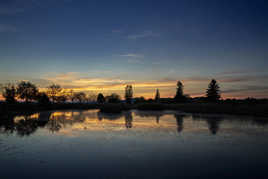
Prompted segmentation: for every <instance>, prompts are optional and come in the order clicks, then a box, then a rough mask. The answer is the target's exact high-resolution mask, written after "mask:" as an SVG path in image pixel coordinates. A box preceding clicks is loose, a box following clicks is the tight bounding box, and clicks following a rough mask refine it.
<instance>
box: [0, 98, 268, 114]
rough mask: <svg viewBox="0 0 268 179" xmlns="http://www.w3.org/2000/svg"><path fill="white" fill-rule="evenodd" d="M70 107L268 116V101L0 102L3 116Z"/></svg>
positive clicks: (112, 111) (109, 111) (119, 110)
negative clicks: (42, 103) (43, 104)
mask: <svg viewBox="0 0 268 179" xmlns="http://www.w3.org/2000/svg"><path fill="white" fill-rule="evenodd" d="M68 109H100V111H101V112H105V113H120V112H122V111H125V110H131V109H138V110H150V111H161V110H176V111H181V112H187V113H209V114H234V115H252V116H261V117H268V102H267V101H262V102H260V101H255V102H245V101H243V102H228V101H222V102H219V103H197V102H193V103H160V102H158V103H156V102H145V103H134V104H127V103H103V104H97V103H95V104H84V103H75V104H72V103H62V104H50V105H46V106H42V105H38V104H35V103H27V104H26V103H17V104H7V103H0V116H1V117H2V118H3V117H4V116H7V115H9V114H14V113H23V112H29V111H44V110H68Z"/></svg>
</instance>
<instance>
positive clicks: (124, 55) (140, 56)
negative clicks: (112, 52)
mask: <svg viewBox="0 0 268 179" xmlns="http://www.w3.org/2000/svg"><path fill="white" fill-rule="evenodd" d="M120 56H121V57H133V58H144V55H142V54H135V53H128V54H122V55H120Z"/></svg>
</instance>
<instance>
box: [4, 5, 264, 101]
mask: <svg viewBox="0 0 268 179" xmlns="http://www.w3.org/2000/svg"><path fill="white" fill-rule="evenodd" d="M267 19H268V1H266V0H250V1H248V0H202V1H201V0H180V1H179V0H162V1H157V0H135V1H134V0H131V1H130V0H113V1H112V0H106V1H104V0H96V1H95V0H88V1H87V0H76V1H74V0H23V1H22V0H0V83H2V84H5V83H9V82H13V83H15V82H17V81H19V80H30V81H32V82H34V83H36V84H38V86H39V87H46V86H48V85H50V84H52V83H58V84H60V85H62V86H63V87H64V88H74V89H75V90H76V91H85V92H87V93H97V92H103V93H105V94H109V93H112V92H117V93H120V94H121V95H122V94H123V90H124V86H125V85H126V84H133V86H134V95H135V96H141V95H142V96H145V97H147V98H150V97H154V94H155V90H156V88H159V89H160V94H161V97H172V96H174V94H175V90H176V81H177V80H181V81H183V83H184V85H185V93H187V94H190V95H191V96H201V95H204V93H205V90H206V88H207V85H208V83H209V82H210V80H211V78H216V80H218V81H219V83H220V86H221V90H222V95H223V97H237V98H241V97H248V96H250V97H258V98H261V97H268V83H267V82H268V72H267V66H268V62H267V57H268V20H267Z"/></svg>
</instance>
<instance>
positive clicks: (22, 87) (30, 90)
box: [17, 81, 38, 102]
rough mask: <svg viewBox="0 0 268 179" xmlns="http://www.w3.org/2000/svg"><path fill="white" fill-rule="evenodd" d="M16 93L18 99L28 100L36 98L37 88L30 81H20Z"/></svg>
mask: <svg viewBox="0 0 268 179" xmlns="http://www.w3.org/2000/svg"><path fill="white" fill-rule="evenodd" d="M17 94H18V97H19V98H20V99H22V100H25V102H29V100H36V97H37V94H38V89H37V87H36V86H35V85H34V84H32V83H31V82H26V81H22V82H20V83H19V84H18V87H17Z"/></svg>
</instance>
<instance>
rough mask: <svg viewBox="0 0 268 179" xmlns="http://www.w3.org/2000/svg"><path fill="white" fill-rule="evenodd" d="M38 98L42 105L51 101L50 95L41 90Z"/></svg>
mask: <svg viewBox="0 0 268 179" xmlns="http://www.w3.org/2000/svg"><path fill="white" fill-rule="evenodd" d="M36 100H37V101H38V103H39V104H41V105H48V104H49V103H50V101H49V97H48V96H47V94H46V93H44V92H40V93H38V95H37V98H36Z"/></svg>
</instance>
